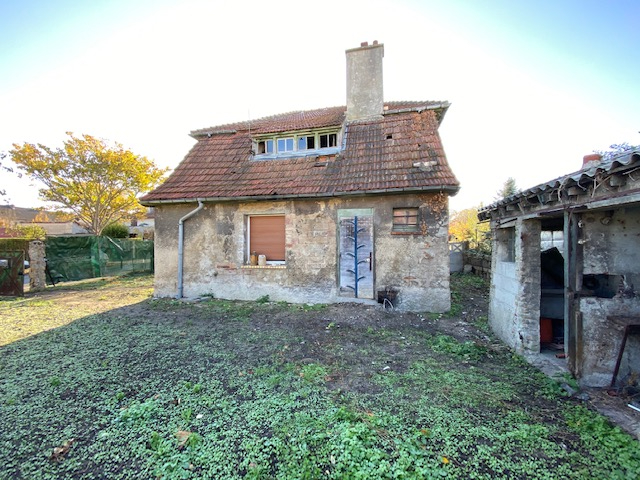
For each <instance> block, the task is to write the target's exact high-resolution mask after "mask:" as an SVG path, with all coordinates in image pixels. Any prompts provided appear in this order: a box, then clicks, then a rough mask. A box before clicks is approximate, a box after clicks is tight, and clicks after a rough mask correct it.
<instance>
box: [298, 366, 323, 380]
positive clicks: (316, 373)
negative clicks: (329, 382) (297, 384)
mask: <svg viewBox="0 0 640 480" xmlns="http://www.w3.org/2000/svg"><path fill="white" fill-rule="evenodd" d="M327 375H328V371H327V369H326V368H325V367H324V366H323V365H318V364H316V363H309V364H307V365H303V367H302V368H301V369H300V377H301V378H303V379H305V380H306V381H308V382H311V383H321V382H323V381H324V379H325V377H326V376H327Z"/></svg>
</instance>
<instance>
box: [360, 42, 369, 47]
mask: <svg viewBox="0 0 640 480" xmlns="http://www.w3.org/2000/svg"><path fill="white" fill-rule="evenodd" d="M368 45H369V42H360V46H361V47H366V46H368Z"/></svg>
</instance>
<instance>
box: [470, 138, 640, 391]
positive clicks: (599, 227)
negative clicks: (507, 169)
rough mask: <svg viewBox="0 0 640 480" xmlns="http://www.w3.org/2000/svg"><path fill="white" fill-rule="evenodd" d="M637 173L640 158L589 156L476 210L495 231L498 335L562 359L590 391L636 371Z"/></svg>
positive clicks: (493, 306)
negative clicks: (558, 174) (572, 168)
mask: <svg viewBox="0 0 640 480" xmlns="http://www.w3.org/2000/svg"><path fill="white" fill-rule="evenodd" d="M639 167H640V151H634V150H631V151H627V152H625V153H622V154H619V155H617V156H615V157H612V158H609V159H605V160H603V159H602V158H601V157H600V156H599V155H588V156H586V157H585V158H584V162H583V168H582V169H581V170H579V171H577V172H575V173H572V174H569V175H565V176H563V177H560V178H557V179H554V180H551V181H549V182H547V183H544V184H541V185H538V186H536V187H533V188H530V189H527V190H524V191H522V192H519V193H516V194H514V195H511V196H510V197H507V198H505V199H503V200H501V201H499V202H496V203H494V204H493V205H490V206H488V207H485V208H484V209H482V210H481V211H480V212H479V217H480V219H481V220H490V221H491V230H492V234H493V253H492V278H491V293H490V309H489V322H490V324H491V327H492V329H493V330H494V331H495V332H496V333H497V334H498V336H499V337H500V338H501V339H502V340H503V341H505V342H506V343H507V344H509V345H510V346H511V347H513V348H514V349H515V350H516V351H517V352H518V353H521V354H524V355H525V356H529V357H535V356H537V355H554V356H557V357H560V358H566V366H567V367H568V369H569V370H570V371H571V372H572V373H573V374H574V375H575V376H576V378H577V379H578V380H579V381H580V383H581V384H582V385H585V386H593V387H605V386H611V387H614V388H620V387H622V386H624V384H625V383H627V382H632V383H633V382H637V378H638V374H639V373H640V338H639V337H638V336H637V335H634V334H633V333H634V332H633V330H634V328H635V327H634V326H635V325H639V324H640V297H639V296H638V295H637V292H636V287H638V286H640V249H638V238H640V193H638V192H640V178H636V175H635V174H634V172H635V171H636V170H637V169H638V168H639ZM638 328H640V327H638ZM625 333H626V335H625ZM630 333H631V335H630ZM614 374H615V375H614ZM614 377H615V378H614Z"/></svg>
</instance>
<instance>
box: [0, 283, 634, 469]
mask: <svg viewBox="0 0 640 480" xmlns="http://www.w3.org/2000/svg"><path fill="white" fill-rule="evenodd" d="M137 281H140V282H142V283H141V284H140V285H138V287H137V288H134V287H131V288H132V292H131V293H132V294H133V290H136V291H139V292H140V293H139V294H140V295H141V296H145V295H147V296H148V284H145V283H144V281H142V280H140V279H138V280H137ZM147 281H148V280H147ZM120 287H121V285H120V284H118V283H117V282H115V283H110V284H105V285H104V286H101V287H99V288H98V289H96V291H95V294H96V296H106V297H108V298H112V297H113V296H116V292H117V293H118V294H119V295H120V296H122V289H121V288H120ZM144 292H147V293H144ZM132 298H136V297H135V295H134V296H133V297H132ZM137 300H138V302H139V301H140V298H137ZM123 301H124V302H125V305H126V302H127V301H128V300H127V299H126V298H125V299H123ZM51 302H52V303H45V304H40V305H38V304H35V305H32V308H31V309H30V310H29V312H30V314H34V315H39V314H41V313H42V312H49V313H50V312H52V311H57V312H62V310H63V309H64V308H65V306H63V305H59V304H58V303H57V302H56V300H51ZM98 303H99V302H98ZM65 305H66V308H68V304H65ZM56 309H59V310H56ZM40 310H42V311H40ZM72 310H73V309H72ZM336 311H339V310H336ZM5 312H7V313H8V314H9V315H8V320H7V321H9V322H11V321H13V322H17V323H20V322H21V321H22V315H25V314H26V312H27V311H26V310H20V309H18V308H13V307H11V308H8V309H7V310H4V311H3V313H5ZM331 312H333V311H332V310H331V309H330V308H327V307H318V308H316V307H314V308H313V309H311V310H309V311H305V309H304V307H301V306H294V305H288V304H282V303H277V304H274V303H270V302H267V301H265V302H260V303H258V302H230V301H222V300H215V299H210V300H207V301H204V302H201V303H184V302H177V301H173V300H147V301H146V303H142V304H138V305H135V306H125V307H123V308H118V309H112V310H109V311H104V312H98V313H93V314H91V315H89V316H85V317H83V318H81V317H78V318H76V319H75V320H74V321H70V322H67V324H66V325H64V326H61V327H60V328H55V329H51V330H48V331H43V332H42V333H40V334H38V335H34V336H31V337H30V338H26V339H22V340H19V341H15V342H13V343H11V344H8V345H6V346H4V347H2V348H1V349H0V478H2V479H14V478H25V479H36V480H37V479H58V478H96V479H97V478H111V479H118V478H122V479H124V478H165V479H184V478H187V479H189V478H191V479H203V478H208V479H232V478H259V479H262V478H264V479H266V478H282V479H289V478H295V479H305V478H306V479H315V478H329V479H343V478H353V479H355V478H363V479H368V478H398V479H400V478H402V479H413V478H416V479H419V478H461V479H467V478H486V479H489V478H527V479H545V478H550V479H551V478H553V479H556V478H568V479H570V478H576V479H582V478H638V476H640V449H639V448H638V442H636V441H635V440H633V439H631V438H630V437H629V436H628V435H626V434H625V433H623V432H622V431H620V430H619V429H617V428H614V427H612V426H611V425H610V424H609V423H608V422H607V421H606V420H604V419H603V418H602V417H601V416H599V415H598V414H596V413H593V412H592V411H590V410H588V409H586V408H585V407H583V406H580V405H576V404H574V403H572V401H571V400H569V399H567V398H566V397H563V396H561V394H560V391H561V390H560V389H559V387H558V386H557V383H556V382H553V381H552V380H550V379H548V378H547V377H545V376H544V375H542V374H541V373H539V372H538V371H537V370H535V369H533V368H532V367H530V366H529V365H528V364H527V363H526V362H524V361H522V360H521V359H520V357H517V356H513V355H512V354H511V352H509V351H508V350H506V349H501V350H500V351H489V350H487V348H486V347H484V346H482V345H479V344H476V343H474V342H458V341H457V340H455V339H454V338H453V337H451V336H448V335H445V334H442V333H434V332H429V331H425V330H423V329H420V328H414V327H409V326H407V327H401V326H392V327H382V326H380V325H376V326H375V329H374V328H372V326H371V325H360V324H348V323H346V322H345V319H343V318H340V317H336V316H332V315H333V314H332V313H331ZM71 316H72V315H71ZM41 318H43V317H42V315H41ZM69 318H70V317H69ZM45 329H46V328H45ZM313 329H316V330H315V331H312V330H313ZM354 345H355V346H357V348H356V347H354ZM363 352H366V353H363ZM54 448H58V449H59V450H56V452H58V453H57V454H54Z"/></svg>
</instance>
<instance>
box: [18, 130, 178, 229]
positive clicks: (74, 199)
mask: <svg viewBox="0 0 640 480" xmlns="http://www.w3.org/2000/svg"><path fill="white" fill-rule="evenodd" d="M67 135H68V136H69V138H68V139H67V140H66V141H65V142H64V146H63V147H62V148H56V149H53V148H49V147H47V146H45V145H42V144H37V145H34V144H30V143H25V144H23V145H16V144H14V145H13V150H11V151H10V152H9V155H11V159H12V160H13V162H14V163H15V164H16V165H17V166H18V168H19V169H20V170H22V171H24V172H25V173H26V174H27V175H29V176H30V177H31V178H33V179H34V180H37V181H39V182H41V183H43V184H44V185H45V188H42V189H41V190H40V192H39V193H40V197H41V198H42V199H43V200H46V201H50V202H55V203H58V204H60V205H62V206H63V207H64V208H65V209H66V210H68V211H70V212H72V213H73V214H74V215H75V217H76V218H78V219H79V220H80V221H81V222H82V223H84V224H85V225H86V226H87V228H88V229H89V230H90V231H91V232H92V233H94V234H96V235H100V233H101V232H102V230H103V229H104V227H106V226H107V225H109V224H111V223H115V222H118V221H120V220H122V219H125V218H127V219H128V218H132V217H134V216H136V215H139V214H140V212H141V211H142V210H143V207H142V206H141V205H140V203H138V200H137V198H136V197H137V196H138V195H139V194H141V193H144V192H147V191H149V190H151V189H153V188H155V187H156V186H158V185H159V184H160V182H161V181H162V179H163V176H164V174H165V173H166V171H167V170H166V169H161V168H158V167H157V166H156V165H155V164H154V162H153V161H151V160H149V159H148V158H146V157H143V156H140V155H136V154H135V153H133V152H132V151H130V150H128V149H125V148H124V147H123V146H122V145H120V144H118V143H115V144H113V145H109V144H107V143H106V142H105V141H104V140H101V139H98V138H95V137H92V136H91V135H82V136H81V137H75V136H74V135H73V134H72V133H70V132H67Z"/></svg>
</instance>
